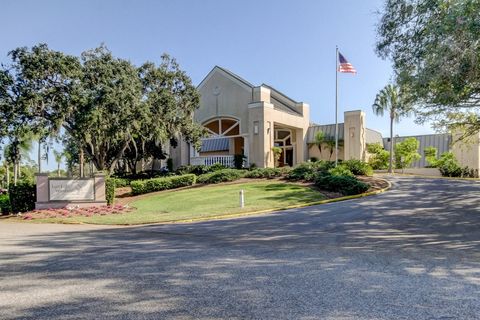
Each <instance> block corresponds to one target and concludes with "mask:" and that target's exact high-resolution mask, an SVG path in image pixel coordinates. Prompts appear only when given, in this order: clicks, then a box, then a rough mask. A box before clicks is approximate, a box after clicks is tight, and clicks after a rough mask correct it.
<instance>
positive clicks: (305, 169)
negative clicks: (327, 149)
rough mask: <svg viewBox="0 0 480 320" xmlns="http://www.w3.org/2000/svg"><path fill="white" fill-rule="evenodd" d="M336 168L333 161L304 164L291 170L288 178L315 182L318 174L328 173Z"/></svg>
mask: <svg viewBox="0 0 480 320" xmlns="http://www.w3.org/2000/svg"><path fill="white" fill-rule="evenodd" d="M334 166H335V163H334V162H332V161H324V160H320V161H317V162H303V163H300V164H299V165H297V166H296V167H295V168H293V169H291V170H290V172H289V173H288V174H287V176H286V178H287V179H288V180H306V181H313V180H314V179H315V175H316V174H317V173H319V172H322V173H326V172H328V170H330V169H331V168H333V167H334Z"/></svg>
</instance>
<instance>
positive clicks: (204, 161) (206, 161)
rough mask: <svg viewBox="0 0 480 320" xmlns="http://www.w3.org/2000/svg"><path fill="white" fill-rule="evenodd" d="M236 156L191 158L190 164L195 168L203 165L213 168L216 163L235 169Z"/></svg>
mask: <svg viewBox="0 0 480 320" xmlns="http://www.w3.org/2000/svg"><path fill="white" fill-rule="evenodd" d="M233 158H234V156H232V155H226V156H198V157H191V158H190V164H191V165H194V166H198V165H203V166H211V165H214V164H216V163H219V164H221V165H223V166H225V167H228V168H233V167H234V162H233Z"/></svg>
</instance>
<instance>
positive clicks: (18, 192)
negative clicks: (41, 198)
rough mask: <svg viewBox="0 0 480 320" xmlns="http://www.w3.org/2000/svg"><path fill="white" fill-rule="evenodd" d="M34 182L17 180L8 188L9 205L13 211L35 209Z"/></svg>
mask: <svg viewBox="0 0 480 320" xmlns="http://www.w3.org/2000/svg"><path fill="white" fill-rule="evenodd" d="M36 191H37V188H36V186H35V184H33V183H31V182H23V181H22V182H18V183H17V185H16V186H15V185H13V184H11V185H10V186H9V188H8V195H9V197H10V205H11V208H12V212H13V213H19V212H27V211H31V210H33V209H35V201H36V193H37V192H36Z"/></svg>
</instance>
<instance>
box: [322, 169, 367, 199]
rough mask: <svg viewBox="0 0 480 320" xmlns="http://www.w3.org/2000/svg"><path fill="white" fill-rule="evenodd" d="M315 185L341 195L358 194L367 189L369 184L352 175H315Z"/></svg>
mask: <svg viewBox="0 0 480 320" xmlns="http://www.w3.org/2000/svg"><path fill="white" fill-rule="evenodd" d="M315 184H316V185H317V187H319V188H320V189H323V190H327V191H333V192H340V193H341V194H343V195H346V196H348V195H354V194H360V193H363V192H365V191H367V190H368V188H369V185H368V184H366V183H363V182H361V181H358V179H357V178H356V177H352V176H334V175H330V174H327V175H325V174H320V175H317V177H316V179H315Z"/></svg>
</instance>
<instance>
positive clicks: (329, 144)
mask: <svg viewBox="0 0 480 320" xmlns="http://www.w3.org/2000/svg"><path fill="white" fill-rule="evenodd" d="M325 145H326V146H327V148H328V149H329V150H330V157H329V158H328V160H329V161H332V156H333V152H334V151H335V137H329V138H328V139H327V140H325ZM340 147H343V140H338V148H340Z"/></svg>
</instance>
